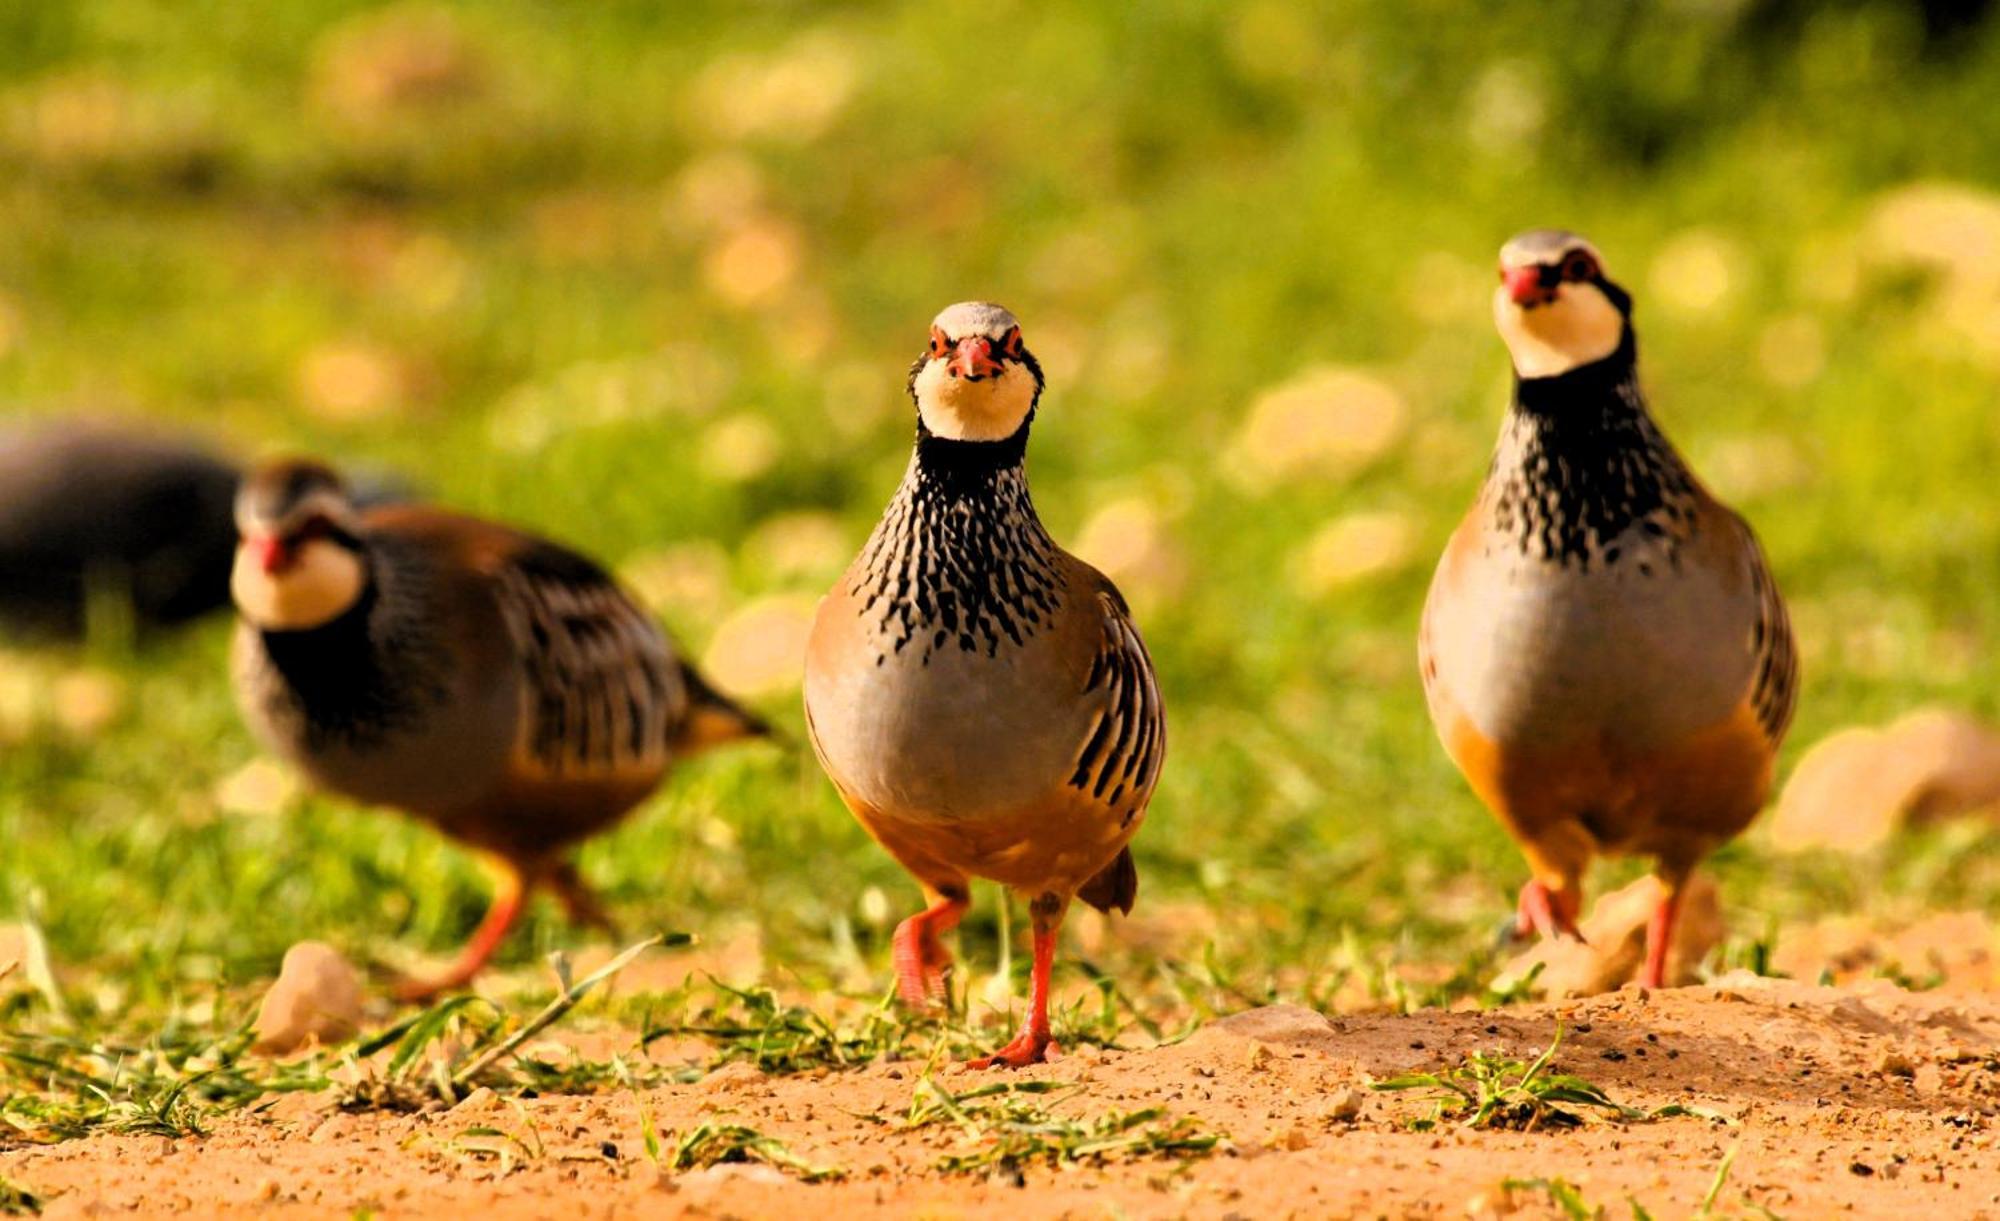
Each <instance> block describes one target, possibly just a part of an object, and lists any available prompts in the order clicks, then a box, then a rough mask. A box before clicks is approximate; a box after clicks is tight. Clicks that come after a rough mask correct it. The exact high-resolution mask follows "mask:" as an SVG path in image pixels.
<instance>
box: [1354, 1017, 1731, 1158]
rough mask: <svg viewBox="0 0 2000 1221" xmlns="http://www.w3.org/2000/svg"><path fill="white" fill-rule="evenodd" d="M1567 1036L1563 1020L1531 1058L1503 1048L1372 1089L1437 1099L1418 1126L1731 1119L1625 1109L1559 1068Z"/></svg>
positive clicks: (1678, 1109)
mask: <svg viewBox="0 0 2000 1221" xmlns="http://www.w3.org/2000/svg"><path fill="white" fill-rule="evenodd" d="M1563 1033H1564V1031H1563V1027H1562V1026H1561V1025H1560V1024H1558V1025H1557V1026H1556V1033H1555V1037H1554V1038H1553V1039H1551V1040H1550V1041H1549V1046H1548V1048H1547V1049H1546V1050H1545V1051H1543V1052H1542V1053H1541V1054H1540V1055H1539V1056H1536V1057H1535V1058H1534V1059H1533V1060H1532V1061H1523V1060H1519V1059H1516V1058H1514V1057H1512V1056H1506V1055H1502V1054H1500V1053H1499V1052H1491V1051H1475V1052H1470V1053H1468V1054H1467V1055H1466V1056H1465V1058H1464V1059H1463V1060H1462V1061H1460V1062H1459V1063H1458V1064H1456V1065H1454V1066H1452V1067H1451V1068H1447V1069H1443V1070H1441V1071H1436V1072H1416V1073H1403V1074H1401V1075H1400V1076H1395V1077H1390V1078H1388V1079H1387V1080H1383V1081H1375V1082H1370V1083H1369V1088H1370V1089H1374V1090H1380V1091H1383V1092H1395V1091H1402V1090H1419V1091H1422V1092H1423V1096H1425V1097H1428V1098H1430V1099H1432V1100H1433V1101H1434V1102H1435V1104H1436V1106H1435V1109H1434V1110H1433V1111H1432V1113H1431V1114H1430V1115H1429V1116H1427V1117H1424V1118H1420V1119H1416V1120H1413V1121H1412V1122H1411V1125H1410V1126H1411V1127H1413V1128H1415V1129H1417V1130H1419V1131H1423V1130H1427V1129H1429V1128H1432V1127H1435V1126H1436V1125H1437V1124H1438V1123H1439V1122H1441V1121H1443V1120H1447V1119H1449V1120H1456V1121H1458V1122H1459V1123H1460V1124H1461V1125H1462V1126H1464V1127H1467V1128H1507V1129H1513V1130H1516V1131H1521V1132H1532V1131H1535V1130H1537V1129H1539V1128H1545V1127H1563V1128H1568V1127H1575V1126H1577V1125H1579V1124H1581V1123H1583V1122H1585V1119H1586V1117H1587V1116H1588V1115H1589V1114H1592V1113H1595V1114H1598V1115H1601V1116H1607V1117H1610V1118H1615V1119H1622V1120H1629V1121H1643V1120H1651V1119H1669V1118H1674V1117H1677V1116H1692V1117H1695V1118H1700V1119H1708V1120H1713V1121H1715V1122H1719V1123H1730V1122H1732V1121H1731V1120H1729V1119H1728V1117H1727V1116H1724V1115H1721V1114H1718V1113H1717V1112H1714V1111H1709V1110H1706V1109H1704V1108H1700V1107H1692V1106H1687V1105H1685V1104H1682V1103H1669V1104H1668V1105H1666V1106H1663V1107H1660V1108H1657V1109H1655V1110H1651V1111H1648V1110H1644V1109H1642V1108H1639V1107H1630V1106H1626V1105H1625V1104H1624V1103H1622V1102H1618V1101H1616V1100H1614V1099H1613V1098H1612V1097H1611V1096H1610V1095H1608V1094H1606V1093H1605V1092H1604V1090H1603V1089H1602V1088H1601V1087H1600V1086H1598V1085H1595V1084H1593V1083H1592V1082H1590V1081H1587V1080H1585V1079H1584V1078H1582V1077H1579V1076H1577V1075H1575V1074H1574V1073H1565V1072H1560V1071H1557V1069H1556V1065H1555V1057H1556V1052H1557V1051H1558V1050H1560V1049H1561V1047H1562V1040H1563Z"/></svg>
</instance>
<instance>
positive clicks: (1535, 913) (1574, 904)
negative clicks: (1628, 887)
mask: <svg viewBox="0 0 2000 1221" xmlns="http://www.w3.org/2000/svg"><path fill="white" fill-rule="evenodd" d="M1582 907H1583V895H1582V894H1581V893H1580V892H1579V891H1578V890H1577V889H1576V887H1574V886H1569V887H1565V888H1563V889H1562V890H1553V889H1551V888H1550V887H1549V885H1548V883H1546V882H1543V881H1541V880H1539V879H1537V880H1535V881H1532V882H1530V883H1528V884H1527V885H1526V886H1523V887H1522V888H1521V901H1520V904H1519V912H1518V914H1517V915H1516V916H1515V919H1514V935H1515V936H1517V937H1526V936H1527V935H1528V934H1529V933H1540V934H1541V935H1542V936H1544V937H1573V938H1575V939H1576V940H1577V942H1578V943H1579V944H1583V945H1588V944H1589V942H1587V941H1585V940H1584V936H1583V932H1582V930H1580V929H1578V928H1577V927H1576V916H1577V913H1578V912H1579V911H1580V910H1582Z"/></svg>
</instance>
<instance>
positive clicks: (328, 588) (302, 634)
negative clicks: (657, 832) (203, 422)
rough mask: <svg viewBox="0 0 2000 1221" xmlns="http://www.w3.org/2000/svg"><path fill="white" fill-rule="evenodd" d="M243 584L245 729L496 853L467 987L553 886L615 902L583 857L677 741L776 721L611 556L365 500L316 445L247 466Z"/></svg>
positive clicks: (323, 781)
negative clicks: (590, 880)
mask: <svg viewBox="0 0 2000 1221" xmlns="http://www.w3.org/2000/svg"><path fill="white" fill-rule="evenodd" d="M236 524H237V528H238V530H239V532H240V533H241V537H242V541H241V542H240V544H239V545H238V547H237V550H236V558H235V568H234V571H233V574H232V576H231V580H230V590H231V593H232V594H233V596H234V598H235V601H236V605H237V609H238V611H239V612H240V615H241V623H240V625H239V627H238V629H237V634H236V646H235V676H236V687H237V695H238V698H239V701H240V702H241V704H242V706H243V710H244V714H245V716H246V718H247V719H248V721H249V722H250V725H251V727H252V728H253V729H254V730H255V731H256V732H257V734H258V736H259V737H260V738H262V739H263V741H264V742H265V743H266V744H267V745H268V746H269V747H270V748H271V749H272V750H274V751H276V752H277V753H278V754H280V755H283V756H284V757H286V758H287V759H289V760H290V761H292V762H293V763H294V764H296V765H297V766H298V767H299V768H300V769H301V770H303V771H304V772H305V774H306V775H307V776H308V777H309V778H310V779H312V780H313V781H314V782H316V783H317V784H319V785H320V786H321V787H323V788H326V789H328V790H330V791H332V792H335V793H339V794H342V795H344V796H347V797H350V798H353V799H354V800H357V801H362V802H368V803H372V804H378V805H385V806H392V807H395V808H397V809H399V810H402V811H404V812H405V813H408V814H412V815H415V816H416V817H418V818H421V819H423V820H424V821H426V822H429V823H431V824H433V825H435V826H436V827H437V828H438V829H439V830H441V831H443V832H444V833H445V834H446V835H449V836H451V837H452V838H454V839H456V840H458V841H460V842H462V843H465V844H468V845H470V846H472V847H474V848H477V849H480V850H482V851H483V852H484V853H486V854H488V855H489V856H491V857H492V858H493V859H494V860H495V862H496V863H497V864H498V866H499V873H500V881H499V888H498V891H497V893H496V895H495V897H494V899H493V903H492V906H491V907H490V908H489V910H488V911H487V913H486V918H485V919H484V920H483V921H482V922H481V924H480V926H479V928H478V931H477V932H475V933H474V934H473V936H472V939H471V941H470V942H469V943H468V944H467V946H466V947H465V949H464V951H463V953H462V954H461V955H460V957H459V959H458V961H457V963H456V964H455V965H454V966H452V967H451V968H450V969H449V970H448V971H447V972H446V973H445V974H444V975H442V976H441V977H439V978H436V979H433V980H428V981H412V982H411V983H410V984H409V985H407V986H406V987H405V989H404V992H405V995H406V996H408V997H410V998H412V999H417V998H421V997H424V996H428V995H432V994H434V993H436V992H439V991H443V990H446V989H450V988H456V987H460V986H463V985H464V984H466V983H468V982H470V981H471V980H472V978H473V977H474V976H475V975H476V974H478V972H479V971H480V969H481V968H482V967H484V966H485V964H486V962H487V961H488V960H489V959H490V958H491V957H492V955H493V953H494V951H495V950H496V949H497V948H498V947H499V945H500V944H501V942H502V940H504V938H505V937H506V934H507V931H508V929H509V928H510V927H512V925H513V924H514V922H515V920H516V919H517V918H518V917H519V915H520V914H521V911H522V907H523V904H524V903H525V902H526V900H527V899H528V897H529V895H530V894H531V892H532V891H533V890H534V889H535V888H536V887H538V886H547V887H548V888H550V889H551V890H552V891H553V892H554V893H555V895H556V896H557V897H558V898H559V899H560V900H561V901H562V903H563V905H564V907H565V909H566V910H567V911H568V913H569V915H570V917H571V918H572V919H574V920H578V921H580V922H584V923H588V924H595V925H599V926H604V927H608V926H609V920H608V919H607V917H606V916H605V913H604V911H603V909H602V908H601V907H600V906H599V905H598V903H597V901H596V899H595V897H594V896H593V895H592V894H591V893H590V891H589V890H588V889H587V888H586V887H585V886H584V884H583V882H582V880H581V878H579V877H578V875H577V872H576V868H575V866H574V865H573V864H572V863H571V862H570V860H569V859H568V853H569V850H570V849H571V848H572V847H574V846H575V845H576V844H577V843H578V842H580V841H581V840H583V839H585V838H587V837H589V836H591V835H594V834H596V833H598V832H600V831H603V830H605V829H607V828H609V827H610V826H611V825H612V824H614V823H616V822H617V821H618V820H619V819H620V818H622V817H623V816H624V815H625V814H626V813H627V812H628V811H630V810H631V809H632V807H633V806H635V805H637V804H638V803H639V802H640V801H641V800H643V799H644V798H645V797H646V796H647V795H648V794H650V793H651V792H652V791H653V790H654V789H655V788H656V787H657V786H658V785H659V783H660V781H661V779H662V778H663V777H664V776H665V775H666V772H667V769H668V767H669V765H670V764H672V763H673V762H674V761H675V760H677V759H680V758H682V757H685V756H687V755H689V754H692V753H694V752H696V751H699V750H702V749H704V748H707V747H709V746H713V745H717V744H719V743H722V742H727V741H730V740H732V739H736V738H743V737H750V736H756V735H760V734H763V733H764V732H765V728H764V726H763V725H762V723H761V722H759V721H758V720H757V718H756V717H754V716H752V715H751V714H750V713H748V712H745V711H744V710H743V709H741V708H739V707H737V706H736V705H735V704H733V703H731V702H730V701H729V700H727V699H725V698H723V697H722V696H721V695H718V694H717V693H716V692H715V691H714V690H712V689H711V688H710V687H709V686H708V684H707V683H705V682H704V681H703V680H702V678H701V676H700V675H699V674H697V673H696V672H695V671H694V669H693V668H692V667H691V666H689V665H688V663H687V662H686V661H684V660H682V659H681V657H680V656H679V655H678V654H677V653H676V652H675V650H674V647H673V645H672V644H671V643H670V642H669V641H668V639H667V637H666V636H665V635H664V634H663V633H662V632H661V630H660V628H659V626H658V625H657V624H656V623H655V622H654V621H653V620H652V618H651V617H650V616H648V615H647V614H646V613H645V612H644V611H642V610H641V609H640V608H639V607H638V606H637V605H635V604H634V603H633V601H632V600H631V599H630V598H629V597H628V596H627V595H626V594H625V592H624V591H623V590H622V589H620V588H619V586H618V585H617V584H616V582H615V581H614V580H613V579H612V578H611V577H610V576H609V575H608V574H607V573H606V572H605V571H604V570H603V569H602V568H599V567H598V566H597V565H596V564H594V563H592V562H591V561H590V560H588V559H585V558H584V557H583V556H581V555H578V554H577V553H575V552H573V551H570V550H568V549H567V548H564V547H561V546H558V545H556V544H554V543H551V542H547V541H545V540H543V539H540V538H536V537H534V536H532V535H528V534H523V533H520V532H518V531H515V530H512V529H509V528H507V527H506V526H501V525H496V524H494V523H492V522H487V521H481V520H477V519H474V518H470V517H461V516H458V515H456V514H452V513H446V512H442V511H439V510H436V509H429V508H423V507H417V506H407V507H393V508H381V509H373V510H368V511H365V512H362V511H357V510H356V509H355V508H354V506H353V503H352V502H351V500H350V499H349V497H348V495H347V492H346V489H345V487H344V486H343V484H342V482H341V480H340V479H339V478H338V477H337V476H336V475H335V474H334V473H333V472H332V471H331V470H329V469H327V468H326V467H324V466H321V465H319V464H318V463H314V462H298V461H292V462H280V463H276V464H274V465H271V466H267V467H265V468H263V469H261V470H259V471H257V472H255V473H254V474H252V475H251V476H250V477H248V478H247V479H246V480H245V481H244V485H243V488H242V490H241V492H240V493H239V494H238V496H237V499H236Z"/></svg>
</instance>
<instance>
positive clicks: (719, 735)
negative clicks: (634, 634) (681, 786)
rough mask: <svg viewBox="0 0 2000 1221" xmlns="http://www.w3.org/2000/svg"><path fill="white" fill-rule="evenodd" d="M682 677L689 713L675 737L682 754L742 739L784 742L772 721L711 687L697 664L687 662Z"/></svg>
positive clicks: (693, 752) (682, 670)
mask: <svg viewBox="0 0 2000 1221" xmlns="http://www.w3.org/2000/svg"><path fill="white" fill-rule="evenodd" d="M681 677H682V679H683V680H684V681H685V682H686V683H687V691H688V712H687V718H686V719H685V720H684V721H682V723H681V725H680V729H679V731H678V733H676V735H675V739H674V746H675V749H676V750H677V751H679V752H680V753H682V754H695V753H697V752H699V751H704V750H707V749H708V748H710V747H712V746H721V745H722V744H724V743H725V742H734V741H737V740H739V739H742V738H769V739H772V740H774V741H777V742H780V743H782V742H783V741H784V738H783V735H781V734H780V733H779V732H778V731H777V730H776V729H775V728H773V727H772V725H771V723H770V722H768V721H766V720H765V719H764V718H763V717H760V716H758V715H757V714H756V713H754V712H752V711H750V710H749V709H748V708H745V707H743V706H742V705H741V704H738V703H737V702H736V701H734V700H732V699H730V698H729V697H728V696H726V695H724V694H722V693H721V692H719V691H717V690H716V689H715V688H713V687H711V686H709V685H708V680H707V679H705V678H703V677H702V676H701V675H700V674H699V673H697V672H696V671H695V668H694V667H693V666H689V665H683V666H682V667H681Z"/></svg>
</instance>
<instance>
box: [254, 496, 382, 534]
mask: <svg viewBox="0 0 2000 1221" xmlns="http://www.w3.org/2000/svg"><path fill="white" fill-rule="evenodd" d="M315 517H324V518H326V519H327V520H328V521H330V522H333V523H334V524H335V525H337V526H339V527H341V528H342V529H344V530H348V531H352V530H353V529H354V506H353V505H352V504H350V503H348V500H347V497H345V496H343V495H342V494H341V493H339V492H337V491H335V490H334V489H332V488H318V489H315V490H314V491H311V492H308V493H306V494H305V495H304V496H302V497H300V498H299V499H298V500H297V501H295V502H293V504H292V505H291V507H290V508H288V509H286V510H285V512H284V514H283V515H282V516H280V517H276V518H272V517H268V516H266V515H264V514H262V513H260V512H258V511H257V509H256V508H254V507H252V506H251V505H249V504H248V503H245V502H244V501H240V500H239V501H238V502H237V505H236V532H237V533H238V534H240V535H244V536H249V535H253V534H279V535H282V534H286V533H289V532H290V531H292V530H296V529H297V528H298V527H299V526H301V525H303V524H305V523H306V522H308V521H311V520H312V519H313V518H315Z"/></svg>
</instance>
